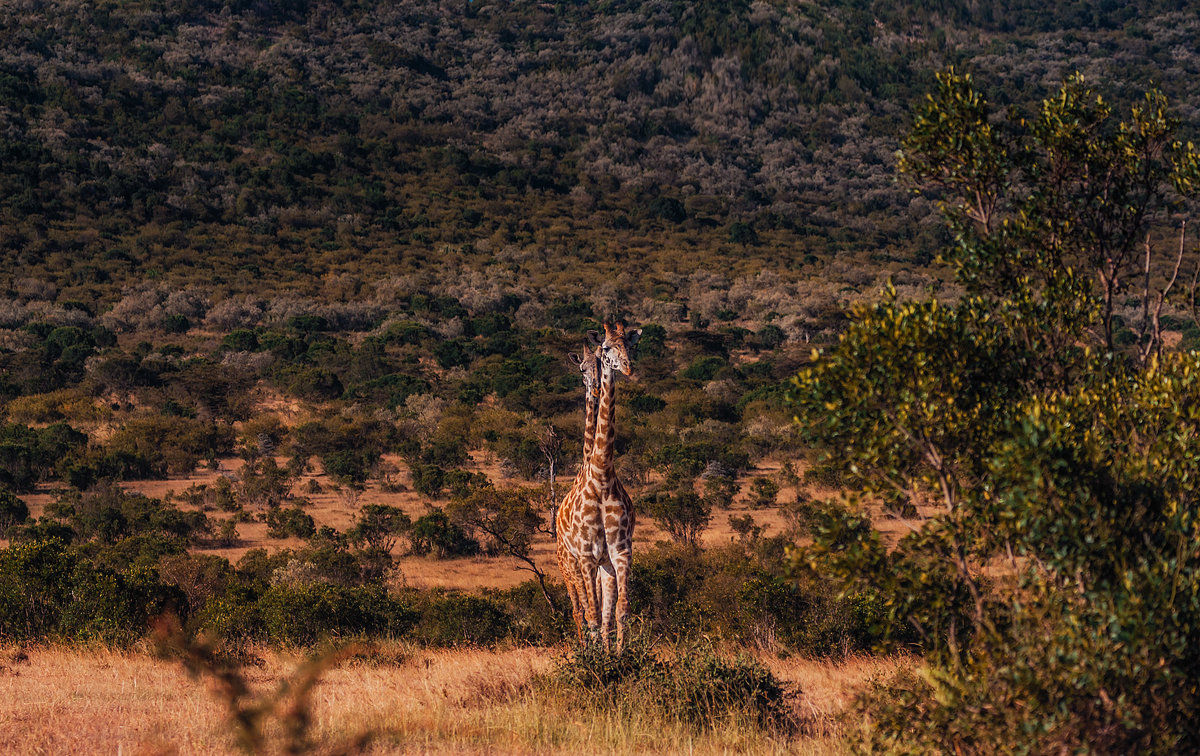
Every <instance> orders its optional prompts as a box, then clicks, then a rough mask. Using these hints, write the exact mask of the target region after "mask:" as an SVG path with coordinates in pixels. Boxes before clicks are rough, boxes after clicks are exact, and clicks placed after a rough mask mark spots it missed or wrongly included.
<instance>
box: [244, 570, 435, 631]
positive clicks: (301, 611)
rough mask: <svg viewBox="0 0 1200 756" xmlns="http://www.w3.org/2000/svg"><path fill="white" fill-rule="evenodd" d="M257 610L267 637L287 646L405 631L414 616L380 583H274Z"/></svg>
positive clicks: (259, 602) (261, 599)
mask: <svg viewBox="0 0 1200 756" xmlns="http://www.w3.org/2000/svg"><path fill="white" fill-rule="evenodd" d="M257 609H258V614H259V616H261V617H262V632H263V634H264V635H265V636H266V640H269V641H271V642H273V643H284V644H289V645H305V644H310V643H313V642H315V641H317V640H319V639H320V638H322V637H324V636H327V635H357V634H372V635H402V634H403V633H405V632H406V631H407V630H408V629H409V628H410V627H411V626H412V624H413V620H414V615H413V613H412V612H411V611H410V610H409V609H408V608H407V607H406V606H405V605H403V604H401V603H400V602H398V601H397V600H395V599H393V598H392V597H390V596H388V595H387V592H386V591H384V590H383V588H381V587H379V586H361V587H357V586H354V587H347V586H339V585H332V584H330V583H320V582H313V583H307V584H303V585H283V584H281V585H274V586H271V587H270V588H269V589H268V590H267V592H266V593H264V594H263V595H262V597H261V598H260V599H259V600H258V607H257Z"/></svg>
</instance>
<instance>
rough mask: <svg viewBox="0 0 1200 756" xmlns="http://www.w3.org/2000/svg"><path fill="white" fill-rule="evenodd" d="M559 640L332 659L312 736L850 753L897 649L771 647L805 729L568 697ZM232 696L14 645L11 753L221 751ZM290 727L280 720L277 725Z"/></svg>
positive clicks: (161, 673) (7, 653)
mask: <svg viewBox="0 0 1200 756" xmlns="http://www.w3.org/2000/svg"><path fill="white" fill-rule="evenodd" d="M561 652H562V650H561V649H555V648H534V647H521V648H497V649H441V650H434V649H419V648H415V647H407V646H400V645H396V646H389V647H386V648H377V649H374V650H373V652H372V653H369V654H367V653H364V654H360V655H358V656H356V657H353V658H351V659H350V660H348V661H346V662H344V663H343V664H341V665H340V666H338V667H337V668H335V669H333V670H331V671H329V672H327V673H326V674H325V675H324V676H323V678H322V680H321V682H320V683H319V684H318V685H317V686H316V688H315V690H314V691H313V696H312V720H311V729H310V735H311V736H312V737H313V740H314V741H315V742H317V743H320V744H323V745H331V744H337V743H346V742H349V741H350V740H352V739H354V738H356V737H357V736H359V735H361V734H363V733H370V734H371V735H372V738H371V744H370V746H369V748H368V751H367V752H369V753H380V754H385V753H583V752H588V753H697V754H708V753H714V754H715V753H731V752H744V753H783V752H787V753H797V752H799V753H813V754H822V753H839V752H841V748H840V746H839V737H840V735H841V733H842V730H843V727H844V726H845V724H844V723H843V721H842V720H841V719H840V717H841V715H842V713H843V712H844V711H846V709H847V706H848V705H849V702H850V701H851V699H852V697H853V692H854V690H855V689H856V687H857V686H860V685H862V684H863V683H865V682H866V681H868V680H871V679H877V678H880V677H885V676H887V675H889V674H890V673H891V672H892V671H894V670H895V669H896V668H897V667H898V666H899V665H902V664H906V663H908V662H907V661H906V660H903V659H896V658H866V657H862V658H856V657H851V658H848V659H845V660H842V661H840V662H837V663H832V662H827V661H811V660H806V659H801V658H798V657H793V658H790V659H786V660H781V659H778V658H774V657H768V656H764V657H763V658H761V660H760V661H762V662H763V663H764V664H766V665H767V666H768V667H769V668H770V669H771V671H772V672H774V673H775V674H776V675H777V676H778V677H779V678H780V679H781V680H784V681H786V682H788V683H791V684H793V685H795V686H797V687H798V689H799V690H800V691H801V693H800V695H799V696H797V697H796V698H795V699H794V700H793V705H794V707H795V713H796V715H797V718H798V720H799V721H800V723H801V727H800V730H799V732H798V733H797V734H796V735H795V736H794V737H792V738H786V739H784V738H779V737H771V736H767V735H765V734H764V733H763V732H762V731H760V730H757V729H753V728H748V727H745V726H742V725H739V724H737V723H732V722H731V723H726V724H719V725H718V726H716V727H715V728H713V729H712V730H708V731H697V730H694V729H690V728H688V727H687V726H685V725H683V724H680V723H678V722H672V721H664V720H663V719H662V718H661V717H659V716H655V715H653V714H647V715H646V716H645V717H641V718H638V717H633V718H629V717H622V718H618V717H617V716H616V715H608V714H604V713H593V712H587V711H579V710H568V709H567V707H565V706H563V705H562V704H561V703H559V702H556V701H555V700H554V699H553V697H552V696H551V695H549V694H548V691H547V689H546V688H544V687H541V686H537V685H535V684H534V678H535V676H537V675H539V674H542V673H544V672H546V671H547V670H549V669H550V667H551V666H552V664H553V661H554V658H555V655H556V654H558V653H561ZM261 653H262V658H261V663H260V664H259V665H257V666H250V667H247V672H246V675H247V678H248V681H249V682H250V683H251V686H252V688H253V689H254V690H255V691H256V692H262V691H267V690H271V689H273V688H274V687H275V685H276V684H277V683H278V682H279V680H280V679H281V677H283V676H286V675H288V674H289V673H290V672H291V670H292V669H294V668H295V666H296V665H297V663H298V662H299V661H301V660H300V658H299V657H297V656H292V655H288V654H286V653H280V652H273V651H262V652H261ZM226 716H227V715H226V711H225V707H224V704H223V702H222V701H221V700H220V699H219V698H218V696H216V695H215V694H214V692H213V691H212V690H211V689H210V688H209V687H208V686H206V685H205V684H203V683H200V682H197V681H195V680H193V679H191V678H190V677H189V676H188V675H187V673H186V672H185V671H184V670H183V668H182V667H181V666H180V665H178V664H177V663H175V662H171V661H164V660H161V659H158V658H155V657H154V656H153V655H152V654H150V653H148V652H147V651H145V650H136V649H135V650H129V651H115V650H111V649H106V648H77V649H72V648H65V647H31V648H25V649H18V648H5V649H3V650H0V752H4V753H11V754H46V753H72V754H118V753H119V754H208V753H234V752H236V751H237V747H236V742H235V741H234V739H233V737H232V734H231V729H230V728H229V726H228V725H227V722H226ZM268 732H269V734H270V735H272V736H273V737H278V736H279V730H278V727H275V728H274V729H271V730H269V731H268Z"/></svg>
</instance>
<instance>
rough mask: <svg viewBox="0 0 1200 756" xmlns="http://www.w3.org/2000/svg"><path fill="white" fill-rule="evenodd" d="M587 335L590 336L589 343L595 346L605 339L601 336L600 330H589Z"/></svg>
mask: <svg viewBox="0 0 1200 756" xmlns="http://www.w3.org/2000/svg"><path fill="white" fill-rule="evenodd" d="M587 337H588V343H589V344H591V345H592V346H594V347H598V346H600V345H601V344H603V343H604V339H602V338H600V332H599V331H588V333H587Z"/></svg>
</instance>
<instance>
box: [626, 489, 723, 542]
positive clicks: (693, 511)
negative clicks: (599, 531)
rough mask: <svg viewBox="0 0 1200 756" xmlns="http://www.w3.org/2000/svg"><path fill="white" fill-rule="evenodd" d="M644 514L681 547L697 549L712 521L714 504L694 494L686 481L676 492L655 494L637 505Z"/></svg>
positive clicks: (663, 490) (654, 492) (661, 490)
mask: <svg viewBox="0 0 1200 756" xmlns="http://www.w3.org/2000/svg"><path fill="white" fill-rule="evenodd" d="M638 510H640V511H642V512H645V513H646V514H648V515H650V517H652V518H653V519H654V521H655V522H657V523H658V524H659V527H661V528H662V529H663V530H665V531H667V533H668V534H669V535H670V536H671V539H672V540H674V541H676V542H678V543H687V544H692V545H695V544H696V543H697V542H698V541H699V539H700V534H701V533H703V532H704V531H705V530H706V529H707V528H708V524H709V522H710V521H711V520H712V504H711V502H710V500H709V499H706V498H703V497H701V496H700V495H699V494H697V493H696V491H695V484H694V482H693V480H692V479H691V478H686V479H683V480H682V481H680V482H679V484H678V485H677V486H675V488H674V489H660V490H657V491H652V492H650V493H648V494H647V495H645V496H643V497H642V498H641V499H640V500H639V501H638Z"/></svg>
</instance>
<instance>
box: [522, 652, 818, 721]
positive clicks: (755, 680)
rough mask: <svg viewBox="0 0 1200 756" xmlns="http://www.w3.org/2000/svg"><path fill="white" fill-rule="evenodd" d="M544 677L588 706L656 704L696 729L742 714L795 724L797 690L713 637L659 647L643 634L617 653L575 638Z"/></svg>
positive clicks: (557, 691) (639, 708)
mask: <svg viewBox="0 0 1200 756" xmlns="http://www.w3.org/2000/svg"><path fill="white" fill-rule="evenodd" d="M543 684H544V685H547V686H548V687H550V688H551V689H552V690H553V691H554V693H555V694H556V695H560V696H565V697H568V698H570V699H572V700H573V701H575V702H577V703H578V704H579V705H581V706H584V707H591V708H602V709H612V708H626V709H628V710H630V711H638V712H641V711H644V710H645V709H647V708H650V709H653V710H656V711H658V712H659V713H660V715H661V716H663V717H665V718H674V719H678V720H680V721H682V722H685V723H687V724H689V725H691V726H694V727H696V728H698V729H707V728H712V727H715V726H716V725H717V724H718V723H719V722H721V721H723V720H728V719H739V718H745V719H746V720H749V722H750V723H752V724H754V725H757V726H759V727H762V728H764V729H768V730H777V731H787V730H790V729H791V728H792V726H793V718H794V715H793V713H792V711H791V707H790V700H791V699H792V698H793V697H794V695H795V692H794V691H793V690H791V689H789V688H788V687H787V686H786V685H784V684H783V683H782V682H780V681H779V680H778V679H777V678H776V677H775V676H774V675H772V674H771V672H770V671H769V670H767V669H766V668H765V667H763V666H761V665H760V664H758V663H757V662H754V661H753V660H750V659H747V658H737V659H733V660H729V659H725V658H722V657H721V656H719V655H718V654H717V653H716V652H715V651H714V650H713V649H712V648H711V646H707V645H680V646H675V647H673V648H669V649H662V650H661V651H657V650H656V649H654V648H651V646H650V645H649V644H648V643H647V642H646V641H645V640H644V639H642V638H641V637H637V636H635V638H634V639H633V640H632V641H631V642H629V643H628V644H626V646H625V648H623V649H622V650H621V651H619V652H617V653H610V652H607V651H604V650H603V649H601V648H600V647H599V646H598V645H597V644H591V643H589V644H584V645H577V646H574V647H573V648H572V650H571V651H570V653H569V654H568V655H567V656H566V657H564V658H563V659H560V660H559V662H558V664H557V665H556V667H555V669H554V671H553V672H552V673H551V674H550V676H549V677H548V678H546V679H545V680H544V681H543Z"/></svg>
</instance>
